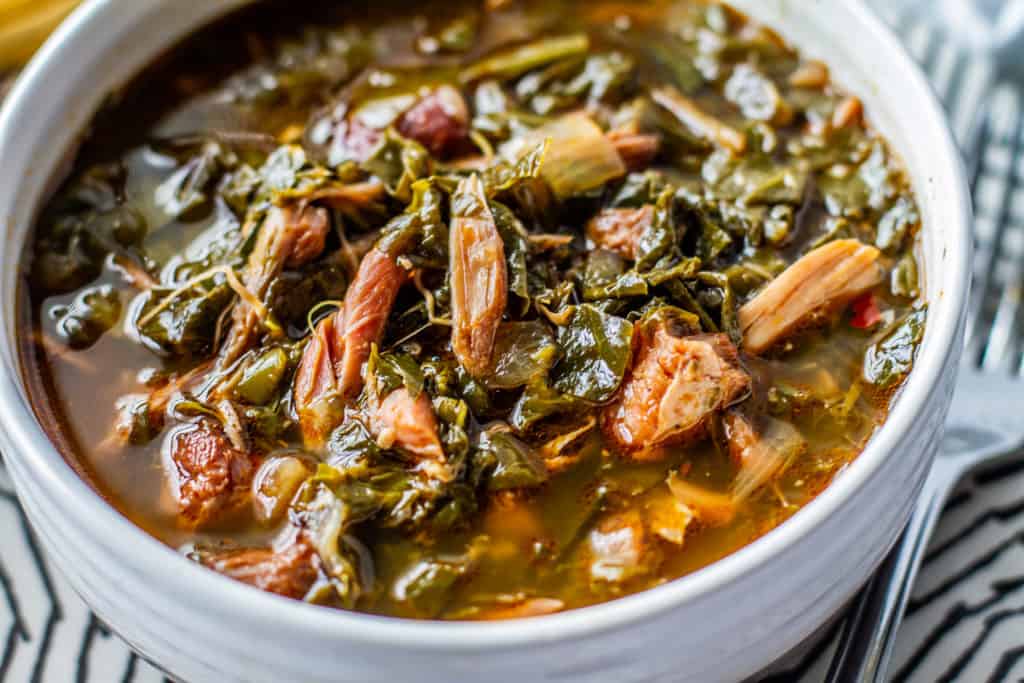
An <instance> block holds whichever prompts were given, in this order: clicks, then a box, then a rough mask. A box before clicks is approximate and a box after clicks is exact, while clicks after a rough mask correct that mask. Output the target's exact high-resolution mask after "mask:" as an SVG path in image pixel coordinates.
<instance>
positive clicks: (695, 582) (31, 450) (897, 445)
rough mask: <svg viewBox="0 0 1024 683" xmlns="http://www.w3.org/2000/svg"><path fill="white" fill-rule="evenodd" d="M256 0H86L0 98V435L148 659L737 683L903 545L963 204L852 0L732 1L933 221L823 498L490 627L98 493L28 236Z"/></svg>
mask: <svg viewBox="0 0 1024 683" xmlns="http://www.w3.org/2000/svg"><path fill="white" fill-rule="evenodd" d="M247 1H248V0H207V2H203V3H189V4H188V5H189V6H188V12H183V11H182V9H183V4H182V3H181V2H180V0H134V1H133V2H124V1H121V0H91V1H89V2H87V3H86V4H85V5H84V6H83V7H82V8H81V9H80V10H79V11H77V12H76V13H75V14H74V15H73V16H72V17H71V18H70V19H69V20H68V22H66V23H65V24H64V25H63V27H62V28H61V29H60V30H59V31H58V33H57V34H56V35H55V36H54V37H53V38H52V39H51V41H50V42H49V43H48V44H47V45H46V47H44V49H43V50H42V51H41V52H40V53H39V55H38V56H37V58H36V59H35V61H34V62H33V63H32V64H31V65H30V66H29V68H28V69H27V71H26V72H25V74H24V76H23V78H22V79H21V81H20V82H19V84H18V85H17V87H16V88H15V89H14V91H13V92H12V94H11V96H10V98H9V100H8V102H7V104H6V107H5V109H4V110H3V113H2V114H0V159H2V160H3V162H2V165H0V232H2V240H0V262H2V264H3V269H2V271H0V316H2V322H3V327H2V330H0V353H2V356H3V364H2V367H0V421H2V437H0V446H2V450H3V452H4V454H5V456H6V461H7V464H8V466H9V468H10V471H11V475H12V478H13V479H14V482H15V485H16V488H17V490H18V493H19V496H20V498H21V501H22V503H23V505H24V507H25V510H26V512H27V514H28V517H29V519H30V520H31V522H32V524H33V525H34V527H35V529H36V531H37V532H38V534H39V537H40V540H41V542H42V544H43V545H44V546H45V548H46V550H47V552H48V553H49V554H50V555H51V557H52V558H53V559H54V560H55V564H56V565H57V566H58V567H59V568H61V569H62V570H63V571H64V572H65V573H66V575H67V577H68V579H69V580H70V582H71V583H72V585H73V586H74V587H75V588H76V590H78V591H79V592H80V593H81V594H82V596H83V597H84V598H85V600H86V602H87V603H88V604H89V605H90V606H91V607H92V608H93V609H94V610H95V612H96V613H97V615H98V616H99V617H100V618H101V619H103V620H104V621H106V622H107V623H108V624H109V625H110V626H111V627H112V628H113V629H114V630H115V631H116V632H118V633H119V634H120V635H121V636H122V637H124V638H125V639H126V640H127V641H128V642H129V643H131V644H132V645H133V646H134V647H135V648H137V649H138V650H139V652H140V653H141V654H143V655H144V656H145V657H147V658H149V659H151V660H153V661H154V662H156V663H157V664H158V665H160V666H161V667H163V668H164V669H166V670H167V671H169V672H170V673H171V674H173V675H174V676H175V677H178V678H181V679H183V680H186V681H189V682H190V683H204V682H206V681H218V682H219V681H251V682H259V681H267V682H270V681H274V682H278V681H293V680H294V681H352V682H353V683H376V682H378V681H381V682H384V681H387V682H388V683H392V682H394V681H406V680H416V681H445V682H449V681H452V682H454V681H474V682H479V681H487V682H488V683H491V682H495V683H498V682H503V681H516V682H519V681H573V682H576V681H616V682H617V681H671V682H672V683H679V682H681V681H685V682H693V683H714V682H715V681H735V680H741V679H744V678H746V677H748V676H751V675H753V674H755V673H756V672H758V671H761V670H762V669H764V668H765V667H766V666H768V665H770V664H771V663H772V662H773V661H775V660H776V659H777V658H778V657H779V656H781V655H783V654H785V653H787V652H789V651H790V650H791V649H792V648H794V647H796V646H797V645H798V644H800V643H802V642H803V641H805V640H806V639H807V638H808V637H810V636H811V635H812V634H814V633H815V632H816V631H818V630H819V629H820V627H821V626H822V625H823V624H824V623H826V622H827V621H828V620H829V619H830V618H831V617H832V616H833V615H834V614H835V613H836V612H837V610H838V609H839V608H840V607H841V606H842V605H843V604H844V603H845V602H846V601H847V600H848V599H849V598H850V597H851V596H852V595H853V594H854V593H855V592H856V591H857V590H858V588H859V587H860V586H861V585H862V584H863V583H864V582H865V581H866V579H867V577H868V576H869V575H870V573H871V572H872V570H873V569H874V568H875V567H876V566H877V564H878V563H879V562H880V561H881V559H882V557H883V556H884V554H885V553H886V551H887V550H888V549H889V547H890V546H891V545H892V543H893V542H894V541H895V540H896V537H897V536H898V534H899V532H900V530H901V528H902V526H903V524H904V522H905V521H906V519H907V517H908V515H909V513H910V508H911V506H912V504H913V502H914V500H915V498H916V492H917V490H918V488H919V487H920V485H921V483H922V481H923V479H924V477H925V475H926V473H927V471H928V467H929V465H930V462H931V458H932V456H933V453H934V450H935V446H936V444H937V441H938V438H939V435H940V433H941V429H942V424H943V421H944V418H945V413H946V410H947V409H948V405H949V399H950V395H951V391H952V387H953V380H954V377H955V373H956V368H957V366H958V361H959V355H960V347H961V341H962V339H961V337H962V323H963V317H964V307H965V301H966V291H967V286H968V272H969V271H968V263H969V254H970V238H969V219H970V205H969V200H968V192H967V186H966V182H965V180H964V175H963V171H962V168H961V162H960V157H959V154H958V151H957V149H956V147H955V145H954V143H953V141H952V138H951V136H950V134H949V132H948V130H947V127H946V123H945V119H944V116H943V114H942V110H941V108H940V106H939V104H938V103H937V102H936V100H935V99H934V97H933V96H932V93H931V91H930V89H929V86H928V85H927V83H926V82H925V80H924V78H923V76H922V75H921V74H920V72H919V71H918V69H917V67H916V66H915V65H914V63H913V61H912V60H911V59H910V57H909V56H907V55H906V53H905V52H904V51H903V49H902V47H901V46H900V45H899V43H898V42H897V40H896V39H895V38H894V37H893V36H892V35H891V34H890V33H889V32H888V30H887V29H886V28H884V27H883V26H882V24H881V23H880V22H879V21H878V20H877V19H876V18H875V17H873V16H872V15H871V13H870V11H869V10H867V9H866V8H865V7H864V6H863V5H861V4H860V3H859V2H854V1H851V0H819V1H817V2H813V3H807V2H798V1H796V0H792V1H787V0H775V1H773V2H765V1H764V0H739V1H737V2H734V4H735V5H736V6H737V7H738V8H740V9H743V10H744V11H747V12H748V13H749V14H751V15H752V16H753V17H755V18H757V19H760V20H762V21H764V22H766V23H767V24H768V25H770V26H772V27H773V28H775V29H777V30H778V31H779V32H780V33H781V34H782V35H783V36H784V37H785V38H786V39H788V40H790V41H791V42H792V43H793V44H794V45H796V46H797V47H798V48H799V49H800V50H802V51H803V52H804V53H805V54H807V55H809V56H814V57H817V58H820V59H823V60H824V61H826V62H827V63H828V64H829V65H830V67H831V68H832V70H833V73H834V74H835V76H836V78H837V80H838V81H839V82H840V83H842V84H843V85H844V86H845V87H846V88H848V89H850V90H851V91H852V92H854V93H856V94H858V95H860V96H861V97H862V99H863V100H864V101H865V103H866V107H867V111H868V114H869V118H870V119H871V121H872V122H873V124H874V125H875V126H876V127H877V128H878V129H879V130H881V132H882V133H883V134H884V135H885V136H886V137H887V138H888V140H889V141H890V143H891V144H892V146H893V148H894V149H895V150H896V152H897V153H898V154H900V155H901V156H902V158H903V159H904V161H905V164H906V166H907V169H908V171H909V174H910V176H911V179H912V182H913V185H914V189H915V192H916V195H917V198H918V201H919V203H920V208H921V211H922V215H923V217H924V223H925V226H926V227H925V230H924V234H923V240H922V253H923V263H924V272H925V282H926V285H927V298H928V303H929V307H930V310H929V316H928V323H927V329H926V334H925V338H924V342H923V344H922V347H921V349H920V353H919V356H918V360H917V364H916V367H915V368H914V371H913V372H912V374H911V376H910V378H909V379H908V381H907V383H906V385H905V386H904V388H903V390H902V392H901V394H900V395H899V396H898V397H897V399H896V400H895V402H894V404H893V406H892V410H891V413H890V416H889V419H888V421H887V422H886V424H885V425H884V426H883V427H882V428H881V429H880V430H879V431H878V433H877V434H876V435H875V436H874V438H873V439H872V440H871V442H870V443H869V444H868V446H867V448H866V449H865V451H864V452H863V453H862V454H861V455H860V457H859V458H858V459H857V460H856V461H855V462H854V463H853V464H852V465H851V466H850V467H849V468H848V469H847V470H846V471H844V472H843V473H842V474H841V475H840V476H838V477H837V479H836V481H835V482H834V483H833V484H832V485H831V486H830V487H829V488H828V489H827V490H826V491H825V492H824V493H822V494H821V495H820V496H819V497H818V499H816V500H815V501H813V502H812V503H810V504H809V505H807V507H805V508H804V509H802V510H801V511H799V512H798V513H797V514H796V515H795V516H794V517H793V518H792V519H790V520H789V521H787V522H786V523H785V524H783V525H782V526H780V527H779V528H777V529H775V530H774V531H772V532H770V533H769V534H767V535H766V536H764V537H763V538H761V539H759V540H757V541H756V542H754V543H753V544H751V545H749V546H747V547H746V548H743V549H742V550H740V551H738V552H736V553H734V554H733V555H731V556H729V557H727V558H725V559H723V560H721V561H719V562H717V563H715V564H713V565H711V566H710V567H708V568H705V569H703V570H701V571H698V572H696V573H694V574H691V575H689V576H687V577H684V578H682V579H679V580H676V581H672V582H670V583H668V584H666V585H664V586H661V587H658V588H655V589H652V590H649V591H646V592H643V593H640V594H637V595H633V596H629V597H626V598H622V599H619V600H616V601H613V602H609V603H605V604H602V605H598V606H594V607H588V608H585V609H581V610H575V611H570V612H566V613H563V614H557V615H552V616H547V617H541V618H537V619H530V620H523V621H511V622H498V623H474V624H459V623H441V622H416V621H406V620H398V619H388V618H380V617H373V616H368V615H364V614H354V613H346V612H339V611H335V610H328V609H323V608H317V607H312V606H309V605H305V604H302V603H300V602H296V601H291V600H286V599H284V598H279V597H276V596H273V595H269V594H264V593H261V592H259V591H257V590H255V589H252V588H249V587H247V586H244V585H242V584H239V583H236V582H234V581H231V580H229V579H226V578H224V577H222V576H219V575H217V574H215V573H214V572H211V571H208V570H206V569H203V568H202V567H199V566H198V565H195V564H193V563H191V562H189V561H187V560H186V559H184V558H183V557H181V556H180V555H178V554H177V553H175V552H174V551H173V550H171V549H169V548H167V547H165V546H163V545H162V544H160V543H159V542H157V541H156V540H154V539H153V538H151V537H149V536H148V535H146V534H145V533H144V532H143V531H141V530H140V529H138V528H137V527H135V526H134V525H133V524H132V523H131V522H129V521H128V520H127V519H125V518H124V517H122V516H121V515H120V514H119V513H118V512H116V511H115V510H114V509H113V508H112V507H110V506H108V505H107V504H106V503H105V502H104V501H103V500H102V498H100V496H98V495H97V494H96V493H95V492H94V491H93V490H92V489H91V488H90V487H89V486H88V485H87V484H86V483H85V482H83V481H82V480H81V479H80V478H79V477H78V475H77V474H76V473H75V472H74V471H73V470H72V468H71V467H70V466H69V465H68V464H67V463H66V462H65V461H64V459H63V458H62V456H61V455H60V453H58V451H57V450H56V448H55V447H54V446H53V444H52V443H51V442H50V440H49V439H48V438H47V436H46V434H45V433H44V431H43V430H42V428H41V427H40V425H39V424H38V422H37V420H36V418H35V416H34V414H33V412H32V410H31V407H30V404H29V402H28V398H27V394H26V391H25V387H24V383H23V382H22V380H21V369H20V368H19V366H18V362H17V352H16V348H17V347H16V344H17V335H18V331H19V330H18V324H17V322H18V318H17V316H16V315H15V311H16V302H17V286H18V282H19V278H20V276H21V274H22V272H23V264H22V256H23V251H24V245H25V241H26V237H27V235H28V233H29V231H30V229H31V227H32V224H33V220H34V218H35V215H36V213H37V211H38V209H39V207H40V206H41V205H42V204H43V202H44V201H45V200H46V198H47V197H48V192H50V191H51V190H52V188H53V187H54V186H55V184H56V183H57V182H59V180H60V178H61V175H60V174H61V172H62V170H63V169H64V168H65V166H66V163H67V160H68V159H69V158H71V156H72V155H73V153H74V148H75V145H76V143H77V142H78V140H79V138H80V135H81V131H83V130H85V128H86V126H87V125H88V123H89V120H90V119H91V117H92V115H93V113H94V112H95V110H96V109H97V107H98V106H99V105H100V103H101V101H102V100H103V98H104V97H105V95H106V94H107V93H108V92H110V91H111V90H112V89H113V88H115V87H117V86H119V85H121V84H123V83H125V82H127V81H129V80H130V79H131V77H132V76H134V75H135V74H136V73H138V72H139V71H140V70H141V68H142V67H144V66H145V65H146V64H147V63H148V62H149V61H150V60H152V59H153V58H154V57H156V56H157V55H159V54H160V53H161V52H163V51H164V50H166V49H167V48H168V47H169V46H171V45H173V44H174V43H176V42H177V41H178V40H180V39H181V38H182V37H184V36H185V35H187V34H189V33H191V32H192V31H193V30H194V29H196V28H197V27H199V26H201V25H204V24H205V23H207V22H209V21H210V20H212V19H213V18H214V17H216V16H219V15H222V14H224V13H226V12H228V11H230V10H232V9H234V8H237V7H239V6H242V5H245V4H247Z"/></svg>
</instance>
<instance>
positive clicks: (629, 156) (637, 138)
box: [605, 130, 661, 171]
mask: <svg viewBox="0 0 1024 683" xmlns="http://www.w3.org/2000/svg"><path fill="white" fill-rule="evenodd" d="M605 137H607V138H608V139H609V140H610V141H611V143H612V144H613V145H614V146H615V151H617V152H618V153H619V156H620V157H621V158H622V163H624V164H625V165H626V168H627V169H628V170H630V171H642V170H643V169H645V168H647V167H648V166H650V165H651V162H652V161H654V157H656V156H658V150H659V149H660V148H661V138H660V137H658V136H657V135H651V134H647V133H633V132H630V131H627V130H613V131H609V132H608V134H607V135H606V136H605Z"/></svg>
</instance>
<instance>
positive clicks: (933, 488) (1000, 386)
mask: <svg viewBox="0 0 1024 683" xmlns="http://www.w3.org/2000/svg"><path fill="white" fill-rule="evenodd" d="M1015 4H1016V9H1017V10H1019V9H1020V3H1015ZM944 5H945V7H944V12H943V16H945V17H946V18H947V19H950V18H955V17H961V18H963V17H964V16H970V17H972V18H973V24H972V25H973V26H974V28H975V29H976V30H978V31H980V30H982V29H983V28H984V27H985V26H988V27H989V28H991V30H992V31H998V32H999V36H998V40H996V39H994V40H993V41H992V42H991V43H990V45H992V46H993V47H995V48H997V49H995V50H993V51H991V52H988V53H984V54H978V53H975V54H974V55H973V59H972V55H969V54H968V53H966V52H964V51H963V50H961V49H959V47H957V46H956V43H955V42H953V41H949V40H945V38H948V37H949V35H950V33H952V32H949V33H946V34H945V35H943V32H941V31H938V30H936V29H935V28H934V27H933V26H928V25H927V24H923V23H922V24H918V25H916V26H913V27H911V28H909V31H908V35H907V38H908V42H909V46H910V48H911V50H912V51H914V52H915V53H916V55H917V56H918V58H919V59H920V60H921V61H922V62H923V65H924V66H925V68H926V70H927V71H928V73H929V75H930V76H931V77H932V81H933V83H934V84H935V86H936V89H937V90H938V92H939V95H940V96H942V97H943V99H944V101H945V102H946V103H947V107H948V108H949V110H950V117H951V122H952V124H953V125H954V129H955V130H956V132H957V134H958V138H959V140H960V142H961V145H962V146H963V148H964V150H965V156H966V158H967V161H968V164H969V168H971V169H972V190H973V194H974V199H975V204H976V209H977V216H976V228H975V232H976V243H977V245H976V246H977V249H976V254H975V262H974V273H975V275H974V284H973V286H974V289H973V294H972V299H971V309H970V312H969V318H968V329H967V334H968V340H967V347H966V350H965V353H964V359H963V365H962V367H961V373H960V378H959V381H958V383H957V388H956V393H955V395H954V399H953V404H952V406H951V408H950V417H949V419H948V421H947V425H946V436H945V439H944V441H943V443H942V446H941V448H940V452H939V456H938V457H937V458H936V461H935V464H934V465H933V467H932V470H931V472H930V474H929V477H928V479H927V480H926V482H925V484H924V487H923V489H922V491H921V494H920V499H919V501H918V504H917V506H916V507H915V510H914V513H913V515H912V516H911V519H910V522H909V523H908V526H907V530H906V531H905V533H904V536H903V539H902V540H901V542H900V545H899V546H898V547H897V549H896V550H895V551H894V553H893V554H892V555H891V556H890V557H889V559H888V560H887V561H886V563H885V564H884V565H883V567H882V568H881V569H880V570H879V573H878V574H877V575H876V577H875V578H874V580H873V581H872V582H871V584H869V586H868V588H867V589H866V590H865V592H864V593H863V594H862V596H861V597H860V599H859V600H858V603H857V605H856V606H855V607H854V609H853V610H852V611H851V616H850V618H849V619H848V621H847V623H846V625H845V627H844V629H843V631H842V633H841V635H840V639H839V645H838V648H837V650H836V654H835V656H834V658H833V661H832V666H831V668H830V670H829V673H828V676H827V681H828V682H829V683H846V682H847V681H849V682H856V683H881V681H883V680H885V675H886V670H887V666H888V661H889V657H890V654H891V651H892V645H893V643H894V641H895V636H896V632H897V629H898V626H899V624H900V621H901V619H902V616H903V612H904V610H905V608H906V605H907V601H908V599H909V597H910V593H911V590H912V587H913V582H914V578H915V576H916V574H917V571H918V569H919V567H920V565H921V561H922V559H923V557H924V552H925V549H926V547H927V542H928V539H929V537H930V536H931V533H932V531H933V529H934V527H935V524H936V522H937V521H938V519H939V516H940V514H941V512H942V509H943V507H944V504H945V501H946V500H947V499H948V498H949V495H950V493H951V492H952V491H953V489H954V487H955V486H956V485H957V483H958V482H959V481H961V480H962V479H963V477H964V475H966V474H967V473H969V472H971V471H973V470H975V469H977V468H980V467H982V466H985V465H992V464H996V463H997V462H998V461H999V460H1001V459H1003V458H1006V457H1012V456H1013V455H1014V454H1015V453H1016V452H1017V451H1019V449H1020V448H1021V447H1022V446H1024V420H1022V419H1021V418H1020V415H1021V413H1022V409H1024V381H1022V380H1021V379H1018V376H1019V375H1021V374H1024V359H1022V351H1024V340H1022V336H1024V330H1022V325H1021V322H1022V321H1021V295H1022V291H1021V287H1022V285H1024V213H1020V212H1019V211H1017V210H1016V209H1015V207H1014V206H1013V204H1012V201H1013V199H1014V198H1015V193H1016V192H1018V191H1020V190H1022V189H1024V167H1022V168H1017V158H1018V157H1019V156H1020V153H1021V151H1022V149H1024V98H1022V96H1021V88H1020V83H1019V82H1015V81H1016V79H1017V78H1018V77H1019V76H1017V75H1016V74H1012V73H1010V72H1009V70H1008V69H1006V68H1005V67H1006V66H1008V64H1007V63H1004V62H1005V59H1006V57H1007V56H1009V55H1012V54H1013V52H1012V51H1010V50H1008V49H1004V48H1007V46H1010V45H1014V44H1017V43H1019V42H1020V41H1019V36H1020V34H1021V31H1022V25H1021V22H1020V21H1019V19H1020V17H1021V15H1020V12H1019V11H1016V10H1014V8H1013V7H1012V6H1011V3H1004V4H1003V5H1002V6H997V5H994V4H993V3H989V4H988V5H987V6H985V7H980V6H978V5H973V6H970V7H968V6H966V5H967V3H964V2H962V1H961V0H949V1H947V2H945V3H944ZM986 9H987V11H989V12H990V14H989V15H987V16H986V15H981V14H979V11H981V10H986ZM1000 12H1001V14H1000ZM1001 17H1010V19H1012V20H1013V21H1012V23H1013V26H1012V27H1008V26H1007V24H1006V21H1008V20H1004V21H1002V23H1001ZM985 19H987V20H988V21H987V22H986V21H982V20H985ZM912 22H913V20H912V19H911V20H910V22H908V23H912ZM905 28H906V26H905ZM1011 29H1012V30H1011ZM977 38H978V36H976V35H975V36H974V39H975V40H976V39H977ZM982 42H983V41H982ZM975 44H977V43H975ZM971 71H973V73H970V72H971ZM1011 79H1012V80H1011ZM993 83H995V85H994V86H993ZM965 88H967V89H971V90H973V92H971V93H966V92H964V89H965Z"/></svg>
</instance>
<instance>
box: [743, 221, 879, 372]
mask: <svg viewBox="0 0 1024 683" xmlns="http://www.w3.org/2000/svg"><path fill="white" fill-rule="evenodd" d="M880 256H881V252H879V251H878V249H876V248H874V247H871V246H868V245H865V244H862V243H861V242H858V241H857V240H836V241H834V242H829V243H828V244H826V245H824V246H821V247H818V248H817V249H815V250H814V251H812V252H810V253H809V254H807V255H806V256H804V257H803V258H801V259H800V260H799V261H797V262H796V263H794V264H793V265H791V266H790V267H789V268H787V269H786V270H785V271H784V272H783V273H782V274H781V275H779V276H778V277H777V278H775V279H774V280H772V281H771V282H770V283H768V285H767V286H766V287H765V288H764V289H762V290H761V291H760V292H759V293H758V294H757V296H755V297H754V298H753V299H752V300H751V301H750V302H748V303H747V304H746V305H744V306H743V307H742V308H740V310H739V323H740V328H741V329H742V330H743V348H744V349H746V350H747V351H749V352H751V353H761V352H762V351H765V350H767V349H768V348H769V347H771V346H772V345H774V344H775V343H776V342H777V341H779V340H781V339H783V338H784V337H786V336H787V335H788V334H790V333H791V332H793V331H794V330H795V329H796V328H797V327H799V326H801V325H803V324H804V323H805V322H806V321H807V320H809V319H810V318H812V317H813V316H815V315H817V314H819V313H825V312H828V311H830V310H835V309H837V308H839V307H841V306H844V305H845V304H846V303H848V302H849V301H851V300H852V299H854V298H856V297H857V296H858V295H860V294H863V293H864V292H866V291H867V290H869V289H871V288H872V287H874V286H875V285H877V284H878V283H879V282H881V281H882V278H883V277H884V275H885V269H884V268H883V267H882V264H881V263H879V262H878V259H879V257H880Z"/></svg>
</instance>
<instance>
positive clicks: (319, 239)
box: [285, 206, 329, 268]
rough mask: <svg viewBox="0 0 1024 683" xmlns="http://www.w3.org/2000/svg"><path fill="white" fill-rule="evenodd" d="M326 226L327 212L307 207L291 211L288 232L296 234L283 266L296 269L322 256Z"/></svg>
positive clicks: (325, 238)
mask: <svg viewBox="0 0 1024 683" xmlns="http://www.w3.org/2000/svg"><path fill="white" fill-rule="evenodd" d="M328 226H329V224H328V221H327V211H325V210H324V209H318V208H314V207H311V206H307V207H306V208H304V209H302V210H301V211H298V210H296V211H293V212H292V221H291V222H290V226H289V230H292V231H294V232H295V233H296V234H295V243H294V244H293V245H292V248H291V249H289V250H288V258H287V259H285V266H287V267H288V268H298V267H299V266H301V265H304V264H306V263H309V262H310V261H312V260H313V259H315V258H316V257H318V256H319V255H320V254H322V253H323V251H324V242H325V241H326V240H327V230H328Z"/></svg>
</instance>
